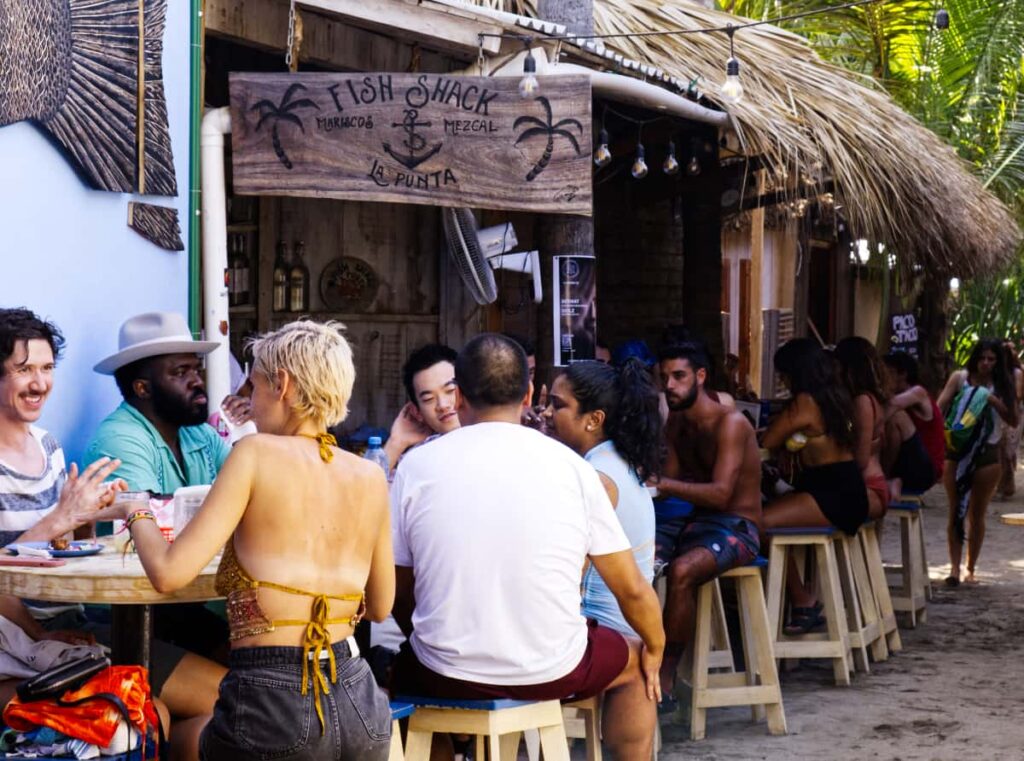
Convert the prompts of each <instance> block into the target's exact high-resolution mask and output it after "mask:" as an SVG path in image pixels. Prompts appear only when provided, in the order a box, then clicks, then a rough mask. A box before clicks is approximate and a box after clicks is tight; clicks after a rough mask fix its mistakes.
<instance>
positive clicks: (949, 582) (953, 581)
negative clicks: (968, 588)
mask: <svg viewBox="0 0 1024 761" xmlns="http://www.w3.org/2000/svg"><path fill="white" fill-rule="evenodd" d="M945 584H946V586H947V587H950V588H951V589H952V588H955V587H958V586H960V579H958V578H957V577H956V576H947V577H946V582H945Z"/></svg>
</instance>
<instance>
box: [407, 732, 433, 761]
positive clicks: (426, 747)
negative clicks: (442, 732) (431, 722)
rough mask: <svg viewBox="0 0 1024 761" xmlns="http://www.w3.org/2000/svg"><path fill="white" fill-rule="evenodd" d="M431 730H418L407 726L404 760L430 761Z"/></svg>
mask: <svg viewBox="0 0 1024 761" xmlns="http://www.w3.org/2000/svg"><path fill="white" fill-rule="evenodd" d="M433 737H434V733H433V732H424V731H418V730H415V729H413V728H412V727H409V732H408V733H407V734H406V736H405V758H406V761H430V742H431V740H432V739H433Z"/></svg>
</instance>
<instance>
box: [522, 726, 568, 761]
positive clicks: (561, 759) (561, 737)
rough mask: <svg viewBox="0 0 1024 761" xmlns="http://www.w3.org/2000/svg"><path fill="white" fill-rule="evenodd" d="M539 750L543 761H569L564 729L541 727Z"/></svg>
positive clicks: (561, 727) (559, 727)
mask: <svg viewBox="0 0 1024 761" xmlns="http://www.w3.org/2000/svg"><path fill="white" fill-rule="evenodd" d="M540 749H541V753H542V754H543V755H544V761H569V741H568V740H567V739H566V737H565V728H564V727H563V726H562V725H561V724H555V725H553V726H548V727H541V728H540ZM509 761H515V760H514V759H509Z"/></svg>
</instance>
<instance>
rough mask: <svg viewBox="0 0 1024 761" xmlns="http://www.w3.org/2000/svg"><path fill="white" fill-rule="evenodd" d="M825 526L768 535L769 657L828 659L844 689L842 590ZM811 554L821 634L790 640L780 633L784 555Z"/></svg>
mask: <svg viewBox="0 0 1024 761" xmlns="http://www.w3.org/2000/svg"><path fill="white" fill-rule="evenodd" d="M836 533H837V530H836V529H835V528H833V527H831V526H827V527H808V528H780V529H774V530H772V531H770V532H768V535H769V539H770V542H771V549H770V551H769V552H770V554H769V556H768V582H767V585H766V593H767V597H768V602H767V605H768V623H769V627H770V628H769V631H770V632H771V636H772V638H773V642H772V645H773V647H774V649H775V657H776V658H777V659H778V658H798V659H799V658H824V659H827V660H830V661H832V671H833V673H834V675H835V680H836V684H842V685H848V684H849V683H850V671H852V669H853V657H852V653H851V650H850V633H849V629H848V627H847V626H846V621H845V617H846V611H845V605H844V603H843V590H842V585H841V582H840V579H839V564H838V561H837V559H836V551H835V545H834V543H833V535H834V534H836ZM797 551H800V552H802V551H809V552H813V553H814V558H815V567H816V569H817V577H818V578H817V580H818V595H819V598H818V599H819V600H820V601H821V603H822V605H823V606H824V614H825V622H826V625H827V631H826V632H823V633H808V634H801V635H796V636H791V635H787V634H785V633H784V632H783V621H784V620H785V588H786V586H785V585H786V565H787V561H788V559H789V553H790V552H797Z"/></svg>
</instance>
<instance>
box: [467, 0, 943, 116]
mask: <svg viewBox="0 0 1024 761" xmlns="http://www.w3.org/2000/svg"><path fill="white" fill-rule="evenodd" d="M885 2H886V0H853V2H848V3H842V4H840V5H833V6H830V7H828V8H818V9H815V10H808V11H802V12H800V13H790V14H787V15H783V16H776V17H774V18H769V19H762V20H761V21H746V22H743V23H737V24H733V23H728V24H725V25H724V26H715V27H706V28H700V29H658V30H652V31H649V32H618V33H609V34H562V35H544V36H543V38H542V39H543V40H544V41H549V42H554V41H570V42H578V41H580V40H608V39H639V38H643V37H671V36H675V35H688V34H726V35H728V37H729V58H728V59H727V60H726V62H725V81H724V82H723V84H722V86H721V89H720V92H721V95H722V100H724V101H725V102H726V103H730V104H736V103H739V102H740V100H741V99H742V98H743V83H742V82H741V81H740V62H739V59H738V58H737V57H736V51H735V44H734V43H735V36H736V32H738V31H741V30H743V29H752V28H754V27H758V26H765V25H768V24H772V25H776V24H779V23H780V22H783V21H795V20H797V19H802V18H808V17H811V16H822V15H826V14H829V13H835V12H837V11H843V10H848V9H850V8H858V7H860V6H865V5H876V4H880V3H885ZM932 24H933V26H934V28H935V29H938V30H940V31H941V30H945V29H949V12H948V11H947V10H946V9H945V8H942V7H939V8H938V9H937V10H936V11H935V14H934V17H933V19H932ZM488 37H491V38H499V39H510V40H520V41H521V42H522V43H523V45H524V46H525V47H526V58H525V59H524V61H523V78H522V80H521V81H520V83H519V95H520V96H521V97H523V98H531V97H533V96H535V95H536V93H537V92H538V91H539V89H540V82H539V81H538V79H537V60H536V59H535V58H534V57H533V52H532V50H531V48H532V45H533V43H534V42H535V38H534V36H532V35H525V34H510V33H493V32H481V33H480V34H479V35H478V38H479V40H480V45H481V48H482V47H483V40H484V38H488Z"/></svg>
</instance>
